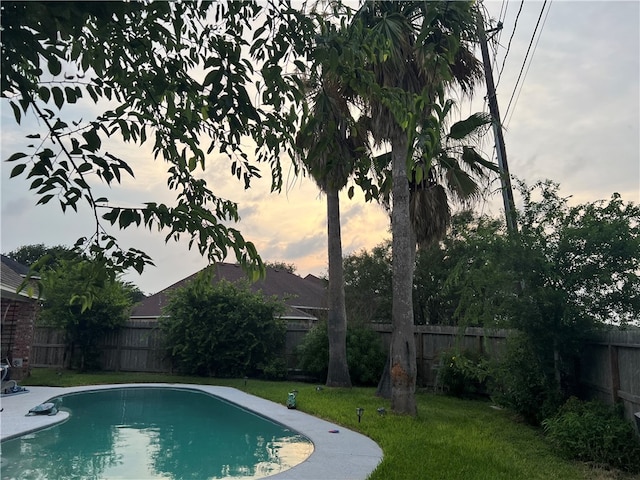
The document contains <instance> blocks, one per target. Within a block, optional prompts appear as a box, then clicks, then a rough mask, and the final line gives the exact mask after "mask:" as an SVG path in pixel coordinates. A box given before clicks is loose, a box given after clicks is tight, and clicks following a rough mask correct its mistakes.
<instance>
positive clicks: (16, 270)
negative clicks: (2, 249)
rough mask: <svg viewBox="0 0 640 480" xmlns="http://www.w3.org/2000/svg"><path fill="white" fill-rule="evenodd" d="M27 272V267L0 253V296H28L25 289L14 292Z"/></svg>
mask: <svg viewBox="0 0 640 480" xmlns="http://www.w3.org/2000/svg"><path fill="white" fill-rule="evenodd" d="M27 273H29V267H26V266H24V265H22V264H21V263H18V262H16V261H15V260H12V259H11V258H9V257H7V256H5V255H0V285H1V290H2V296H3V297H12V298H16V297H26V296H28V294H27V293H26V291H22V292H20V294H18V293H16V291H17V290H18V287H20V285H21V284H22V282H23V281H24V278H25V276H26V275H27Z"/></svg>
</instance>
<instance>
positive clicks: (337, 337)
mask: <svg viewBox="0 0 640 480" xmlns="http://www.w3.org/2000/svg"><path fill="white" fill-rule="evenodd" d="M327 232H328V239H327V242H328V252H329V318H328V321H327V327H328V332H329V371H328V373H327V386H328V387H351V377H350V376H349V367H348V365H347V312H346V308H345V300H344V274H343V266H342V239H341V233H340V199H339V197H338V190H337V189H336V190H332V191H327Z"/></svg>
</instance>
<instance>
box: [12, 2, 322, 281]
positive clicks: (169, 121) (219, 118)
mask: <svg viewBox="0 0 640 480" xmlns="http://www.w3.org/2000/svg"><path fill="white" fill-rule="evenodd" d="M0 8H1V10H2V12H1V13H2V14H1V15H0V20H1V22H2V24H1V27H2V65H1V74H0V75H1V82H0V83H1V90H2V91H1V97H2V99H3V102H6V103H7V104H8V105H9V106H10V108H11V110H12V111H13V114H14V117H15V121H16V123H17V124H20V125H21V126H23V128H24V129H25V130H26V131H25V134H26V137H27V138H28V139H29V142H30V144H29V146H28V147H26V149H22V150H21V151H17V152H10V153H9V155H8V157H7V158H5V159H6V160H7V161H9V162H12V163H13V167H12V170H11V177H16V176H20V175H23V176H26V178H27V179H29V180H30V181H31V184H30V189H31V190H32V191H33V192H34V194H35V195H36V196H37V198H38V203H39V204H45V203H48V202H50V201H52V200H53V201H58V203H59V205H60V207H61V209H62V211H66V210H68V209H72V210H77V209H78V208H79V206H80V204H83V203H84V204H85V205H87V206H88V207H89V208H90V209H91V211H92V212H93V215H94V226H93V229H92V230H91V231H89V232H87V236H86V237H83V238H80V239H78V242H77V244H76V246H77V247H78V248H81V249H83V250H84V251H86V252H89V254H90V256H91V257H92V258H93V259H94V265H96V269H98V268H104V267H107V269H108V270H110V271H112V272H116V273H117V272H120V271H123V270H125V269H127V268H134V269H136V270H137V271H142V269H143V268H144V266H145V265H146V264H150V263H152V260H151V258H149V256H148V255H147V254H146V253H144V252H142V251H140V250H137V249H134V248H129V249H127V248H126V247H123V246H121V245H120V244H119V242H118V240H117V239H116V238H115V236H113V235H112V234H111V233H110V232H109V230H108V229H107V228H106V226H108V225H109V224H111V225H114V226H117V227H119V228H121V229H123V228H128V227H130V226H132V225H136V226H141V225H144V226H145V227H147V228H150V229H153V228H157V229H160V230H164V231H165V233H166V240H167V241H169V240H170V239H172V238H175V239H177V238H179V237H180V236H182V235H187V236H188V237H189V239H190V244H189V245H190V247H191V246H192V245H193V246H196V247H197V248H198V250H199V251H200V253H202V254H203V255H206V256H207V257H208V258H209V259H210V260H212V261H214V260H221V259H223V258H225V256H226V255H227V253H228V251H232V252H233V253H234V254H235V256H236V258H237V260H238V261H239V262H240V263H241V264H242V265H243V266H245V267H246V268H248V269H250V270H251V271H253V272H254V273H260V272H262V271H263V269H264V267H263V264H262V261H261V260H260V257H259V256H258V253H257V252H256V249H255V247H254V245H253V244H252V243H251V242H249V241H246V240H245V239H244V237H243V236H242V234H241V233H240V232H239V231H238V230H237V229H235V228H233V227H231V226H229V225H230V224H232V223H233V222H235V221H237V220H238V219H239V216H238V209H237V205H236V204H235V203H233V202H231V201H228V200H225V199H223V198H220V197H219V196H217V195H216V194H215V192H214V191H213V190H212V189H211V188H210V186H209V185H207V183H206V182H205V180H204V179H203V178H201V177H200V176H199V172H200V171H202V170H204V169H205V167H206V166H207V165H209V164H210V163H211V156H212V155H218V156H223V157H227V158H228V159H229V165H228V167H229V169H230V173H231V174H232V175H234V176H236V177H237V178H238V179H239V180H241V181H242V186H243V187H244V188H248V187H249V185H250V182H251V179H252V178H254V177H256V176H259V175H260V171H259V167H258V165H259V164H261V163H262V164H265V165H267V166H268V168H269V170H270V172H271V175H272V179H273V182H272V188H273V189H275V190H277V189H279V188H280V186H281V183H282V176H281V169H280V156H281V155H284V154H287V153H290V154H291V153H292V150H291V149H292V145H293V139H294V134H295V129H296V122H297V119H298V115H299V112H297V111H296V107H295V104H296V102H297V101H299V100H300V99H301V98H302V95H303V90H302V84H301V80H300V79H299V77H298V76H296V75H287V74H286V73H287V72H286V71H285V70H284V66H283V65H284V62H285V61H290V62H291V64H295V65H296V68H299V69H303V68H304V64H303V63H302V62H300V61H299V59H303V58H304V55H305V53H306V52H307V51H308V50H309V49H308V45H309V42H310V38H312V33H311V32H312V29H311V26H310V25H311V20H310V19H309V18H308V17H306V16H304V15H303V14H302V13H301V12H299V11H298V10H296V9H293V8H291V5H290V4H289V2H288V0H281V1H276V2H268V3H266V4H262V3H258V2H253V1H249V2H220V3H211V2H183V3H175V2H84V3H78V2H11V1H8V2H2V6H1V7H0ZM254 90H255V92H257V93H254ZM75 104H78V105H82V106H84V107H86V108H85V109H84V110H83V111H82V113H81V114H80V113H77V110H75V109H74V108H72V107H73V106H74V105H75ZM91 105H93V107H91ZM96 111H97V112H99V113H97V114H95V113H94V114H91V112H96ZM87 114H89V118H88V117H87V116H85V115H87ZM33 120H36V121H37V126H33V125H34V122H33ZM247 138H249V139H251V140H252V144H251V145H252V146H251V147H250V148H249V149H247V147H246V146H245V145H244V144H243V142H244V143H246V139H247ZM113 142H120V143H131V144H135V145H138V146H141V147H142V146H147V145H148V146H149V148H150V151H151V154H150V155H149V158H145V159H143V160H144V161H152V160H154V159H160V160H163V161H165V162H166V164H167V186H168V188H169V190H171V191H174V192H175V203H174V204H173V205H171V204H164V203H159V202H158V201H156V200H155V199H153V198H150V199H149V201H147V202H145V203H144V204H142V205H139V206H134V207H129V206H125V205H120V204H119V203H118V199H117V198H108V197H107V196H101V194H99V193H97V192H98V191H102V190H104V189H102V190H100V189H99V188H97V186H99V185H107V186H114V185H117V184H118V183H121V182H122V181H123V178H124V177H126V176H131V177H133V176H134V173H135V169H136V167H137V166H138V163H137V161H138V159H137V158H133V157H132V158H123V157H121V156H120V155H117V154H115V153H114V151H115V150H114V149H113V145H114V143H113ZM140 151H143V150H140ZM253 159H255V161H254V160H253ZM114 195H115V194H114ZM96 271H97V270H96Z"/></svg>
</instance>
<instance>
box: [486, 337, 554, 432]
mask: <svg viewBox="0 0 640 480" xmlns="http://www.w3.org/2000/svg"><path fill="white" fill-rule="evenodd" d="M537 350H538V349H536V348H535V346H534V345H533V344H532V342H531V341H530V340H529V338H528V337H527V336H525V335H523V334H520V335H515V336H513V337H510V338H508V339H507V349H506V351H505V352H504V353H503V354H502V356H500V357H499V358H498V359H497V360H494V362H492V364H491V366H490V380H489V390H490V393H491V396H492V398H493V400H494V401H495V402H496V403H497V404H499V405H503V406H505V407H508V408H509V409H511V410H512V411H514V412H516V413H518V414H519V415H521V416H522V417H523V418H524V419H525V420H526V421H527V422H528V423H531V424H532V425H539V424H540V422H541V421H542V420H544V419H545V418H547V417H548V416H550V415H553V414H554V413H555V412H556V411H557V409H558V408H559V407H560V405H562V401H563V395H562V392H561V391H560V389H559V388H558V385H557V383H556V381H555V377H554V376H553V357H550V358H549V357H548V356H541V355H540V353H539V352H538V351H537Z"/></svg>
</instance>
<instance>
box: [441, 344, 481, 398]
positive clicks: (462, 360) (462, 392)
mask: <svg viewBox="0 0 640 480" xmlns="http://www.w3.org/2000/svg"><path fill="white" fill-rule="evenodd" d="M487 375H488V361H487V359H486V358H485V357H484V356H483V355H482V354H480V353H479V352H475V351H472V350H460V349H453V350H448V351H445V352H442V353H441V354H440V370H439V371H438V378H437V382H438V386H441V387H442V388H443V389H444V390H445V391H446V392H447V393H448V394H450V395H453V396H456V397H474V396H477V395H482V394H485V393H486V382H487Z"/></svg>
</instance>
